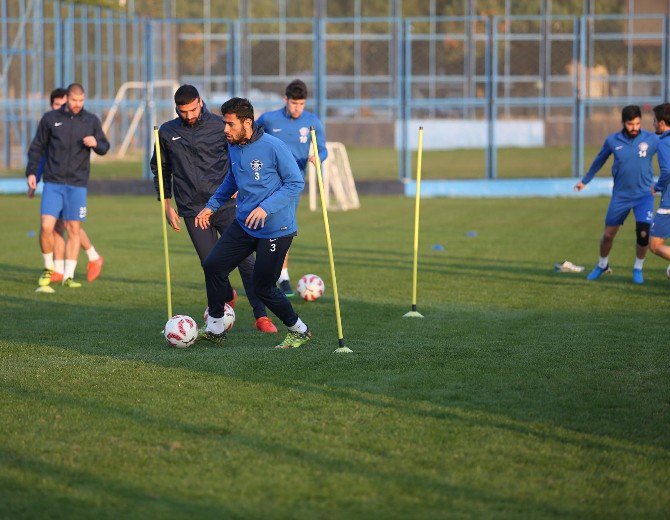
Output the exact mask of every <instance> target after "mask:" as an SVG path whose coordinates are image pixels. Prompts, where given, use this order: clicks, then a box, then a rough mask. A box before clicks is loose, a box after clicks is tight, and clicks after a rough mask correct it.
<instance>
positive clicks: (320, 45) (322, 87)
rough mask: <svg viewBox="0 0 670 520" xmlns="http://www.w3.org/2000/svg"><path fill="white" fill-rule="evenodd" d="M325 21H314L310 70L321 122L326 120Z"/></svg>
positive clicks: (318, 18)
mask: <svg viewBox="0 0 670 520" xmlns="http://www.w3.org/2000/svg"><path fill="white" fill-rule="evenodd" d="M325 31H326V21H325V20H324V19H323V18H322V17H320V16H318V17H315V20H314V33H313V37H314V46H313V59H312V68H313V71H314V91H315V94H316V96H315V97H316V113H317V114H318V116H319V119H320V120H321V121H325V120H326V115H327V110H326V80H325V76H326V60H327V58H326V43H325V40H326V38H325Z"/></svg>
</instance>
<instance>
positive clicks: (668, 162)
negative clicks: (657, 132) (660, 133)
mask: <svg viewBox="0 0 670 520" xmlns="http://www.w3.org/2000/svg"><path fill="white" fill-rule="evenodd" d="M657 159H658V167H659V169H660V170H661V175H660V176H659V177H658V182H657V183H656V185H655V186H654V191H665V188H667V186H668V181H670V145H668V146H664V144H663V143H662V142H661V143H659V146H658V157H657Z"/></svg>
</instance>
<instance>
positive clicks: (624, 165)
mask: <svg viewBox="0 0 670 520" xmlns="http://www.w3.org/2000/svg"><path fill="white" fill-rule="evenodd" d="M657 146H658V137H657V136H656V134H652V133H651V132H647V131H646V130H640V133H639V134H638V135H637V136H636V137H635V138H634V139H631V138H630V137H628V136H627V135H626V133H625V132H624V131H623V130H621V131H619V132H616V133H615V134H611V135H609V136H607V139H605V143H604V144H603V147H602V148H601V150H600V152H599V153H598V155H597V156H596V158H595V159H594V160H593V163H592V164H591V167H590V168H589V171H588V172H586V175H584V177H583V178H582V182H583V183H584V184H588V183H589V182H590V181H591V179H593V177H594V176H595V174H596V173H598V171H599V170H600V168H602V167H603V165H604V164H605V162H606V161H607V159H608V157H609V156H610V155H611V154H614V164H613V165H612V177H614V187H613V188H612V195H619V196H622V197H626V198H629V197H630V198H636V197H639V196H642V195H644V194H646V193H650V188H651V185H652V183H653V182H654V174H653V172H652V167H651V159H652V157H653V156H654V154H655V153H656V148H657Z"/></svg>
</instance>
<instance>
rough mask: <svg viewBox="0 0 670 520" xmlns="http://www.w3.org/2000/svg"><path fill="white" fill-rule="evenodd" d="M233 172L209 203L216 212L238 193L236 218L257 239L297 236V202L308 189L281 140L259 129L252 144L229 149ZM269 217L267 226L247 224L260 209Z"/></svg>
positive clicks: (234, 146) (255, 132)
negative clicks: (251, 226)
mask: <svg viewBox="0 0 670 520" xmlns="http://www.w3.org/2000/svg"><path fill="white" fill-rule="evenodd" d="M228 157H229V161H230V172H229V173H232V175H226V178H225V179H224V180H223V183H221V186H219V188H218V189H217V190H216V192H215V193H214V195H212V197H211V198H210V199H209V202H207V207H208V208H209V209H211V210H212V211H216V210H217V209H219V208H220V207H221V205H222V204H223V203H225V202H226V201H228V200H230V197H231V196H232V195H233V194H234V193H235V192H237V212H236V214H235V217H236V218H237V221H238V222H239V224H240V226H241V227H242V229H243V230H244V231H245V232H247V233H248V234H249V235H251V236H253V237H256V238H279V237H283V236H287V235H292V234H295V233H296V232H297V231H298V225H297V223H296V219H295V204H294V199H295V198H296V197H297V196H299V195H300V192H302V190H303V188H304V187H305V180H304V178H303V176H302V175H301V174H300V170H299V168H298V165H297V164H296V162H295V160H294V159H293V156H292V155H291V151H290V150H289V149H288V147H287V146H286V145H285V144H284V143H282V142H281V141H280V140H279V139H277V138H275V137H272V136H271V135H267V134H266V133H264V132H263V129H262V128H255V129H254V133H253V135H252V137H251V139H250V140H249V142H248V143H246V144H243V145H229V146H228ZM259 206H260V207H261V208H263V210H265V212H266V213H267V214H268V216H267V217H266V218H265V226H264V227H262V228H257V229H251V228H248V227H247V226H246V225H245V223H244V222H245V220H246V219H247V217H248V216H249V213H251V212H252V211H253V210H254V209H256V208H257V207H259Z"/></svg>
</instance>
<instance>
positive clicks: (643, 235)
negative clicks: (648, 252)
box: [635, 222, 651, 247]
mask: <svg viewBox="0 0 670 520" xmlns="http://www.w3.org/2000/svg"><path fill="white" fill-rule="evenodd" d="M650 227H651V225H650V224H649V223H648V222H636V223H635V235H636V236H637V245H639V246H642V247H647V246H648V245H649V228H650Z"/></svg>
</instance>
